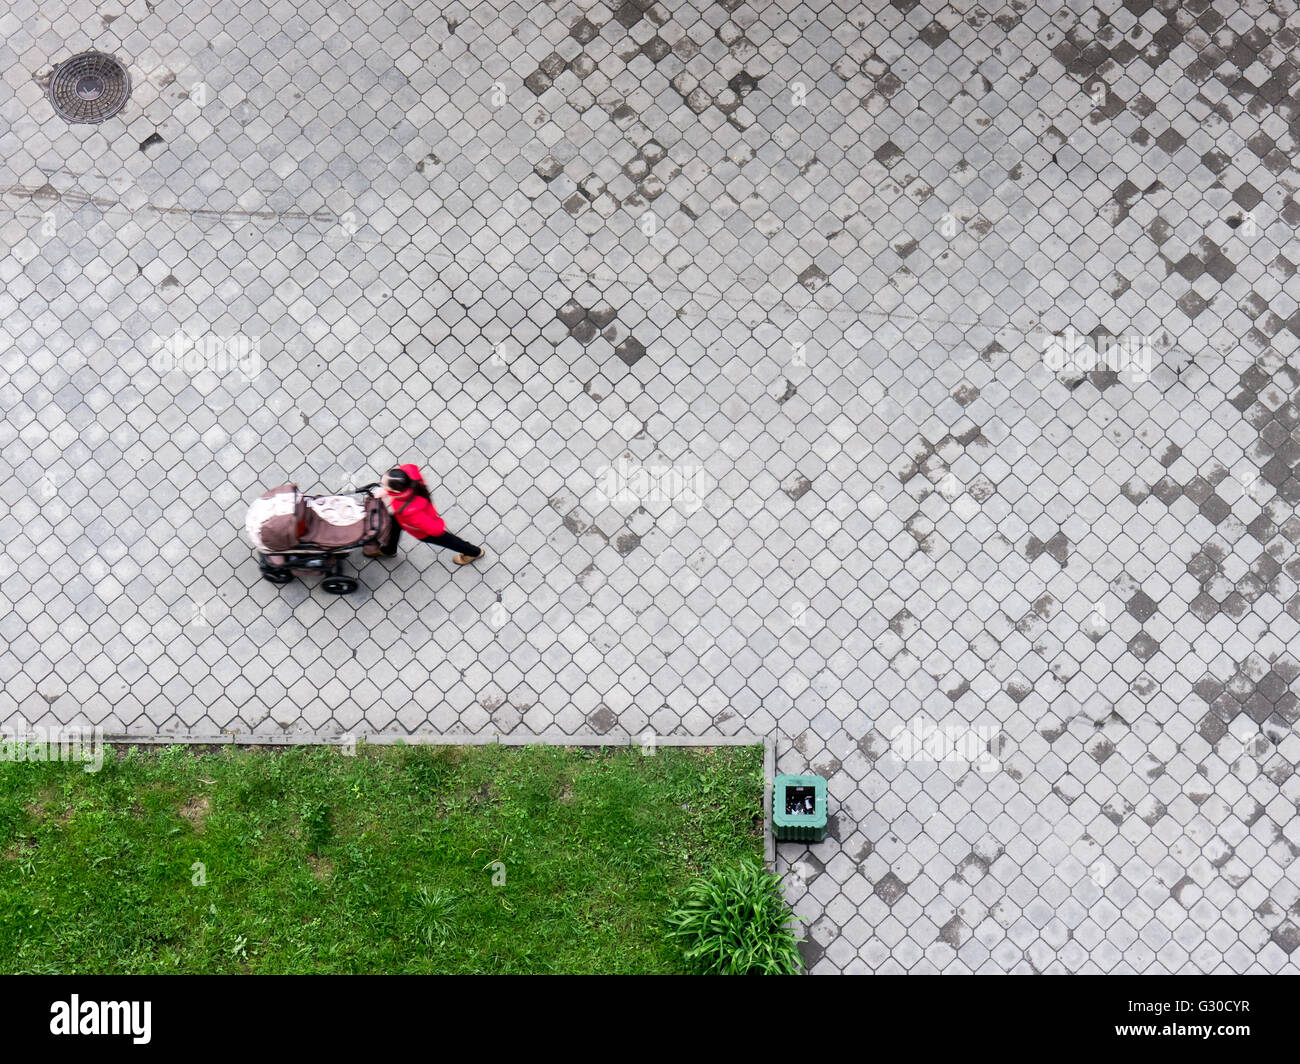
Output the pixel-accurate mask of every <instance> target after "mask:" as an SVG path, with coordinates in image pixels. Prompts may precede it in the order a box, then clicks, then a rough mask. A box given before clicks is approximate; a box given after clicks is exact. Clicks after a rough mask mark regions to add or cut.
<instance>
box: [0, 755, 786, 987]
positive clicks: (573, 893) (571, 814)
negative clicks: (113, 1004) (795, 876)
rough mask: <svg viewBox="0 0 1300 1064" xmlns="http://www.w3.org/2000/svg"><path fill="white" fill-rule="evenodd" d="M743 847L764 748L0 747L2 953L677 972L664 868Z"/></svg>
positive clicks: (122, 967)
mask: <svg viewBox="0 0 1300 1064" xmlns="http://www.w3.org/2000/svg"><path fill="white" fill-rule="evenodd" d="M761 857H762V748H761V747H720V748H715V749H705V750H692V749H679V748H672V747H660V748H659V749H658V750H657V752H656V753H655V754H654V755H652V756H648V757H647V756H643V755H642V754H641V752H640V751H639V750H637V749H627V748H622V749H618V750H614V749H605V750H590V749H582V748H561V747H543V746H535V747H502V746H485V747H387V748H386V747H370V748H361V749H360V750H359V751H358V753H357V756H355V757H346V756H344V755H343V754H342V753H341V752H340V751H339V750H336V749H332V748H322V747H311V748H294V749H285V750H273V751H268V750H265V749H261V750H258V749H232V748H221V749H215V750H213V749H207V750H196V749H194V748H191V747H185V746H175V747H165V748H153V749H148V748H146V749H141V748H132V749H130V750H129V751H126V750H120V751H118V756H117V758H116V759H114V758H113V757H112V751H107V752H106V757H105V763H104V766H103V769H102V770H101V771H100V772H98V773H85V772H83V771H81V767H80V766H79V765H69V764H66V763H65V764H58V763H56V764H29V763H12V762H0V972H3V973H6V974H9V973H15V972H19V973H22V972H38V973H58V972H79V973H98V972H110V973H116V972H277V973H278V972H677V971H682V970H684V962H683V960H682V957H681V953H680V950H679V949H678V948H677V947H676V946H674V945H671V944H669V943H667V942H666V940H665V938H664V919H665V917H666V915H667V913H668V912H669V910H670V909H671V908H672V907H673V905H674V904H675V903H676V902H677V901H678V900H679V898H680V895H681V891H682V889H683V888H684V887H685V886H686V884H687V883H688V882H689V880H690V879H691V877H692V876H694V875H695V874H697V873H699V872H700V871H703V870H705V869H709V868H712V867H714V866H716V865H718V864H720V863H724V862H730V861H734V860H738V859H742V858H758V859H761ZM196 862H202V865H203V871H205V872H206V880H207V882H206V885H203V886H196V885H194V882H193V881H194V880H195V879H196V878H198V877H199V875H200V871H199V870H198V869H196ZM502 879H504V882H501V880H502ZM494 880H495V881H496V882H495V883H494Z"/></svg>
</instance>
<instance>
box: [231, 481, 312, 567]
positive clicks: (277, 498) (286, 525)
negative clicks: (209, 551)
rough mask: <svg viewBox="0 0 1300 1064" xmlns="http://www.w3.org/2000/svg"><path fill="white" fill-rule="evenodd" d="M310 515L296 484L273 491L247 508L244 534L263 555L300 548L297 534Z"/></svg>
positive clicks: (285, 485)
mask: <svg viewBox="0 0 1300 1064" xmlns="http://www.w3.org/2000/svg"><path fill="white" fill-rule="evenodd" d="M306 515H307V502H306V500H305V499H304V498H303V497H302V496H301V495H300V494H298V485H297V484H281V485H280V486H279V487H278V488H272V489H271V490H270V491H268V492H266V493H265V494H264V495H262V496H261V498H259V499H256V500H255V501H254V502H253V505H252V506H250V507H249V508H248V517H247V518H245V520H244V531H245V532H246V533H247V534H248V539H249V541H250V542H251V543H252V544H253V546H254V547H255V548H256V549H257V550H260V551H262V552H264V553H265V552H269V551H279V550H289V549H291V548H292V547H296V546H297V545H298V531H299V529H300V528H301V525H302V522H303V520H304V519H305V518H306Z"/></svg>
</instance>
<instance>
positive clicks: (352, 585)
mask: <svg viewBox="0 0 1300 1064" xmlns="http://www.w3.org/2000/svg"><path fill="white" fill-rule="evenodd" d="M321 587H323V588H324V589H325V590H326V591H328V592H329V593H330V594H331V595H350V594H352V592H354V591H355V590H356V589H357V582H356V581H355V580H353V579H352V577H350V576H327V577H326V578H325V580H324V582H323V583H322V584H321Z"/></svg>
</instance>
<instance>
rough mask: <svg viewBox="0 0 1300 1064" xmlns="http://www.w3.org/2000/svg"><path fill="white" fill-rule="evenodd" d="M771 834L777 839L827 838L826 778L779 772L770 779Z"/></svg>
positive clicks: (801, 840) (805, 840) (780, 840)
mask: <svg viewBox="0 0 1300 1064" xmlns="http://www.w3.org/2000/svg"><path fill="white" fill-rule="evenodd" d="M772 834H773V836H775V838H776V839H777V841H778V842H821V841H822V839H824V838H826V780H825V778H823V777H822V776H785V775H782V776H777V777H776V779H775V780H773V781H772Z"/></svg>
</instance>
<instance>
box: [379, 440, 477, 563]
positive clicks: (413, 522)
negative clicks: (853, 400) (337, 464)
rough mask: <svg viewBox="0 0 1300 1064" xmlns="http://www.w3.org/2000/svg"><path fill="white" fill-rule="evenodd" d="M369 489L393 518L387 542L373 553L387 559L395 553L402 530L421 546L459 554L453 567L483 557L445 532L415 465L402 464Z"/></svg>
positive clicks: (443, 522) (469, 545) (444, 525)
mask: <svg viewBox="0 0 1300 1064" xmlns="http://www.w3.org/2000/svg"><path fill="white" fill-rule="evenodd" d="M373 486H374V487H376V488H378V489H379V490H378V491H377V492H376V494H377V495H378V496H379V498H380V499H382V500H383V502H384V504H385V505H386V506H387V507H388V509H389V510H391V511H392V513H393V517H394V518H396V520H395V521H394V523H393V530H392V532H391V533H390V534H389V536H388V541H387V542H386V543H383V544H381V545H380V548H379V550H378V551H377V552H375V553H378V554H381V555H383V556H384V557H386V558H391V557H392V556H393V555H394V554H396V553H397V541H398V539H400V538H401V535H402V530H403V529H405V530H406V531H407V532H409V533H410V534H411V535H413V536H414V537H415V538H416V539H419V540H423V541H424V542H425V543H433V544H436V545H437V546H439V547H447V548H448V549H449V550H454V551H459V552H460V553H459V554H457V555H456V557H455V559H454V560H455V562H456V564H457V565H468V564H469V563H470V562H472V561H477V560H478V559H479V558H481V557H483V548H482V547H476V546H474V545H473V544H472V543H466V542H465V541H464V540H463V539H461V538H460V537H459V536H454V535H452V534H451V533H450V532H448V531H447V524H446V522H445V521H443V519H442V518H441V517H439V516H438V511H437V510H435V509H434V508H433V500H432V499H431V498H430V497H429V487H428V485H427V484H425V482H424V477H422V476H421V475H420V468H419V466H414V465H404V466H398V467H397V468H396V469H390V470H389V471H388V472H387V473H385V474H384V478H383V480H381V481H380V482H379V483H378V484H377V485H373Z"/></svg>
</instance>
